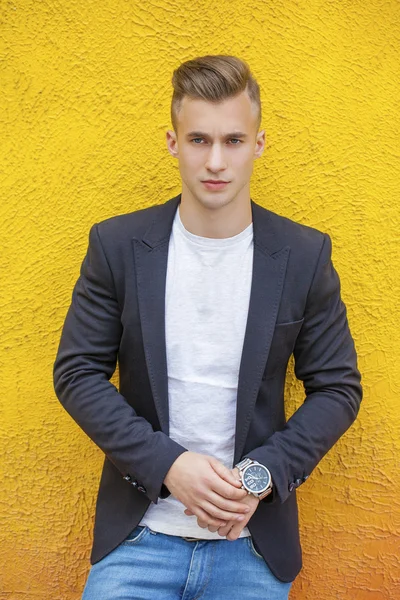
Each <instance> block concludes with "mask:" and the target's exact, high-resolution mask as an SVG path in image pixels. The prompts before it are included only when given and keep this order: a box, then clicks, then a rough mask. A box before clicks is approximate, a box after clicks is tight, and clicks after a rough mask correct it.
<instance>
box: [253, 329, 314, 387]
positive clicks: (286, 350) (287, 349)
mask: <svg viewBox="0 0 400 600" xmlns="http://www.w3.org/2000/svg"><path fill="white" fill-rule="evenodd" d="M303 322H304V319H300V320H299V321H291V322H290V323H277V324H276V325H275V330H274V335H273V337H272V342H271V347H270V350H269V355H268V359H267V364H266V365H265V369H264V374H263V376H262V379H263V381H264V380H265V379H270V378H271V377H275V376H276V375H277V373H279V372H281V373H285V372H286V368H287V364H288V362H289V358H290V356H291V354H292V352H293V348H294V345H295V343H296V339H297V336H298V333H299V331H300V329H301V326H302V325H303Z"/></svg>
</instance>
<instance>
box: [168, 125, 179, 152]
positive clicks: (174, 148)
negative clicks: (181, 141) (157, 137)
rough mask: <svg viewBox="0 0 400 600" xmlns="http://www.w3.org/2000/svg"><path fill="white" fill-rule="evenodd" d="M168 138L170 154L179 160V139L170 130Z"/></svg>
mask: <svg viewBox="0 0 400 600" xmlns="http://www.w3.org/2000/svg"><path fill="white" fill-rule="evenodd" d="M166 138H167V148H168V152H169V153H170V154H171V156H173V157H174V158H178V138H177V135H176V133H175V131H173V130H172V129H169V130H168V131H167V133H166Z"/></svg>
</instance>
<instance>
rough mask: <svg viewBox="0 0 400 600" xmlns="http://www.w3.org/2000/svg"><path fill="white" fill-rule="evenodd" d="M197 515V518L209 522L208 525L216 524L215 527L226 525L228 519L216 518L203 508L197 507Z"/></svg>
mask: <svg viewBox="0 0 400 600" xmlns="http://www.w3.org/2000/svg"><path fill="white" fill-rule="evenodd" d="M195 515H196V517H197V519H200V520H201V521H203V522H204V523H207V526H208V525H214V526H215V527H221V526H224V525H226V519H225V520H224V519H215V518H214V517H212V516H211V515H209V514H208V513H207V512H206V511H204V510H203V509H201V508H197V509H196V512H195Z"/></svg>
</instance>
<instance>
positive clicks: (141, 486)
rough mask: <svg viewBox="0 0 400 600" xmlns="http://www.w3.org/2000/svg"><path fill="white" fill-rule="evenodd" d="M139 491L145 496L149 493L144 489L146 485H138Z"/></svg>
mask: <svg viewBox="0 0 400 600" xmlns="http://www.w3.org/2000/svg"><path fill="white" fill-rule="evenodd" d="M137 489H138V491H139V492H143V494H145V493H146V492H147V490H146V488H145V487H144V485H138V488H137Z"/></svg>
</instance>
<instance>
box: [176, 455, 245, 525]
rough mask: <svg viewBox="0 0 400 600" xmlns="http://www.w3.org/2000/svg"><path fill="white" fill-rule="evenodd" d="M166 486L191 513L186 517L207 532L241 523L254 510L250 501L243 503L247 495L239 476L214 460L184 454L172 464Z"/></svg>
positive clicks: (204, 456) (209, 457) (210, 457)
mask: <svg viewBox="0 0 400 600" xmlns="http://www.w3.org/2000/svg"><path fill="white" fill-rule="evenodd" d="M164 483H165V485H166V486H167V488H168V489H169V491H170V492H171V494H172V495H173V496H175V498H177V499H178V500H179V501H180V502H182V504H184V505H185V506H186V510H188V511H189V512H186V511H185V513H186V514H189V513H190V514H191V515H195V516H196V517H197V520H198V522H199V521H200V522H201V523H203V527H204V528H205V527H216V528H217V529H218V527H221V526H226V524H227V523H228V522H229V523H237V522H238V521H239V522H241V519H244V520H246V516H245V515H247V513H248V511H250V510H251V508H249V505H248V501H247V499H246V501H243V500H244V499H245V498H246V496H247V492H246V490H242V489H240V488H241V482H240V481H239V478H238V476H237V475H235V474H234V473H233V470H230V469H228V468H227V467H225V466H224V465H223V464H222V463H221V462H220V461H219V460H218V459H216V458H215V457H213V456H207V455H205V454H198V453H197V452H189V451H187V452H183V454H181V455H180V456H178V458H177V459H176V460H175V462H174V463H173V464H172V466H171V468H170V469H169V471H168V473H167V475H166V477H165V479H164ZM247 520H248V519H247ZM246 522H247V521H246ZM231 527H232V525H231Z"/></svg>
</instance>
